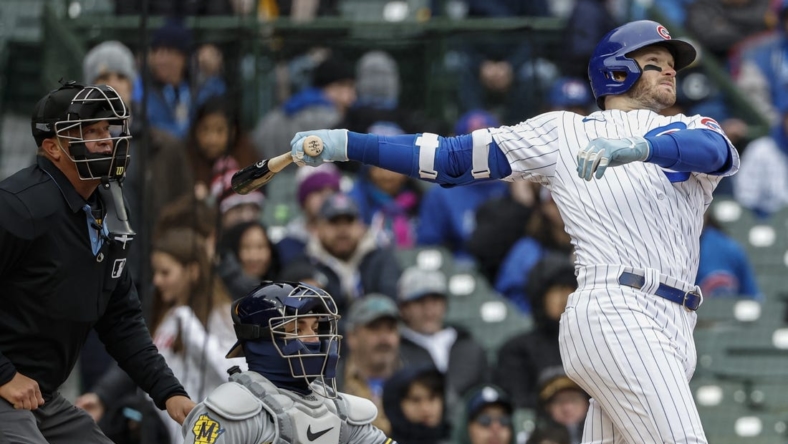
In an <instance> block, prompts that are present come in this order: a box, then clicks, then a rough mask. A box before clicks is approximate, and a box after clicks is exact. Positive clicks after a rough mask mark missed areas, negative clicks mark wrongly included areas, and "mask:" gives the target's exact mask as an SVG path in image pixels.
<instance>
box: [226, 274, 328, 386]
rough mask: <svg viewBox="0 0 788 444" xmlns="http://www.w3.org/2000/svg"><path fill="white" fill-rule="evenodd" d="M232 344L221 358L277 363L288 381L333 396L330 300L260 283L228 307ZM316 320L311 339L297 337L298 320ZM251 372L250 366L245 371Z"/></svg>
mask: <svg viewBox="0 0 788 444" xmlns="http://www.w3.org/2000/svg"><path fill="white" fill-rule="evenodd" d="M231 310H232V312H231V313H232V319H233V324H234V328H235V334H236V336H237V338H238V342H236V344H235V345H234V346H233V348H232V349H231V350H230V352H229V353H228V354H227V358H234V357H239V356H246V357H247V360H249V359H250V356H249V355H251V354H255V355H261V356H266V357H267V358H269V359H271V358H275V357H277V356H278V357H281V358H282V359H284V360H286V362H287V365H288V366H289V370H290V375H291V376H292V377H293V378H296V379H298V378H303V379H305V380H306V382H307V384H311V383H313V382H317V384H312V387H313V390H314V391H315V393H317V394H319V395H321V396H325V397H334V396H336V391H337V390H336V379H335V378H336V368H337V363H338V361H339V343H340V339H341V338H342V337H341V336H340V335H339V332H338V321H339V318H340V316H339V314H338V313H337V307H336V304H335V303H334V300H333V299H332V298H331V295H330V294H328V293H327V292H325V291H324V290H321V289H319V288H316V287H312V286H310V285H306V284H302V283H296V282H271V281H265V282H263V283H261V284H260V286H259V287H257V288H256V289H254V290H252V291H251V292H250V293H249V294H248V295H247V296H245V297H243V298H241V299H239V300H237V301H235V302H234V303H233V305H232V308H231ZM303 318H316V319H317V329H316V331H314V332H312V333H311V334H304V333H302V332H299V322H298V321H299V319H303ZM250 367H251V366H250Z"/></svg>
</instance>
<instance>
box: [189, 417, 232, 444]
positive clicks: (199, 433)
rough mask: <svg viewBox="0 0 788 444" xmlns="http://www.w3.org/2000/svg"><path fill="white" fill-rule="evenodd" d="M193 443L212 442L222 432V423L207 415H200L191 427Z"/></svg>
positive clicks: (206, 443) (205, 443) (203, 443)
mask: <svg viewBox="0 0 788 444" xmlns="http://www.w3.org/2000/svg"><path fill="white" fill-rule="evenodd" d="M192 432H193V433H194V444H214V443H215V442H216V440H217V439H219V436H220V435H221V434H222V433H224V429H223V428H222V425H221V424H219V422H218V421H214V420H213V419H211V417H209V416H208V415H200V416H199V418H197V422H195V423H194V427H192Z"/></svg>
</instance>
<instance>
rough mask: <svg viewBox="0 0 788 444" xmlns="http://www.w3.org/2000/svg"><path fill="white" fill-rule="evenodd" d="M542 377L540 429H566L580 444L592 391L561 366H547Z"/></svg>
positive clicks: (573, 443) (574, 443)
mask: <svg viewBox="0 0 788 444" xmlns="http://www.w3.org/2000/svg"><path fill="white" fill-rule="evenodd" d="M539 381H540V383H539V407H538V409H537V425H536V428H537V430H550V429H558V430H562V429H563V430H566V432H568V435H569V441H568V443H569V444H580V442H581V441H582V437H583V426H584V424H585V419H586V413H588V407H589V396H588V394H587V393H586V392H585V391H583V389H581V388H580V386H578V385H577V383H575V382H574V381H572V380H571V379H569V377H568V376H566V374H565V373H564V369H563V368H562V367H560V366H559V367H553V368H548V369H545V371H544V372H542V374H541V376H540V378H539ZM592 402H593V401H592ZM592 420H593V419H592Z"/></svg>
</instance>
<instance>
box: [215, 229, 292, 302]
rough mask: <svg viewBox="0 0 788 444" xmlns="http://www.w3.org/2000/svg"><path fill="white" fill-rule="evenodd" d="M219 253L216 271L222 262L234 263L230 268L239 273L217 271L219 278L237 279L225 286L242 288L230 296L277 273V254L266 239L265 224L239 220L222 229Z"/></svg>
mask: <svg viewBox="0 0 788 444" xmlns="http://www.w3.org/2000/svg"><path fill="white" fill-rule="evenodd" d="M219 254H220V255H221V256H220V257H221V263H220V265H219V269H220V270H221V269H222V267H223V265H225V266H226V264H227V263H229V262H236V263H237V264H238V265H239V266H238V267H236V266H234V265H233V266H232V267H230V268H231V269H233V270H240V271H241V274H242V275H241V276H233V275H230V274H224V273H222V272H221V271H220V272H219V274H220V275H222V279H225V280H226V279H236V280H240V281H241V282H238V283H237V284H236V285H228V287H230V288H238V289H239V290H241V289H243V287H246V289H245V290H244V291H240V292H239V293H238V294H233V295H232V296H233V299H239V298H241V297H243V296H246V294H247V293H248V292H249V290H252V289H254V288H255V286H256V285H259V283H260V282H261V281H266V280H268V281H273V280H275V279H276V277H277V276H278V275H279V270H280V264H279V256H278V254H277V252H276V249H275V248H274V246H273V245H272V244H271V240H270V239H269V238H268V232H267V230H266V227H265V225H263V224H262V223H261V222H260V221H259V220H253V221H248V222H241V223H239V224H236V225H233V226H231V227H229V228H228V229H226V230H225V231H224V232H223V233H222V240H221V242H220V245H219ZM238 284H240V285H238Z"/></svg>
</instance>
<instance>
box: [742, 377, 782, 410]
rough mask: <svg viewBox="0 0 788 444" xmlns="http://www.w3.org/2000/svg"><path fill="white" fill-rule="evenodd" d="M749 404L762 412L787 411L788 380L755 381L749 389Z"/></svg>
mask: <svg viewBox="0 0 788 444" xmlns="http://www.w3.org/2000/svg"><path fill="white" fill-rule="evenodd" d="M750 404H751V405H752V406H753V408H758V409H760V410H763V411H764V412H773V413H785V412H788V381H777V382H756V383H755V384H753V386H752V390H751V391H750Z"/></svg>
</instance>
